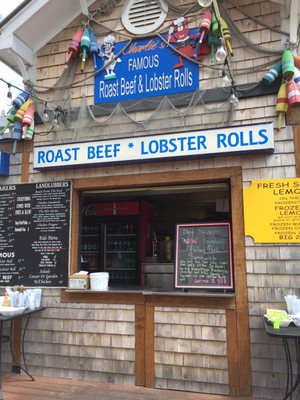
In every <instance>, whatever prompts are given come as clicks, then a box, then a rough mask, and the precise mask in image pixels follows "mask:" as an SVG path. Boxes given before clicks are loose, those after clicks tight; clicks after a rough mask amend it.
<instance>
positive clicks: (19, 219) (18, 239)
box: [0, 181, 71, 287]
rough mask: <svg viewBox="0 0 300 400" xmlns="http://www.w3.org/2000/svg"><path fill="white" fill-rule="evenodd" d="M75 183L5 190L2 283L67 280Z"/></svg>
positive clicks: (0, 199)
mask: <svg viewBox="0 0 300 400" xmlns="http://www.w3.org/2000/svg"><path fill="white" fill-rule="evenodd" d="M70 197H71V183H70V182H69V181H62V182H43V183H34V184H20V185H2V186H0V221H1V224H0V285H1V286H6V285H7V286H12V285H24V286H44V287H53V286H55V287H57V286H58V287H60V286H66V285H67V282H68V263H69V256H68V255H69V227H70V203H71V201H70Z"/></svg>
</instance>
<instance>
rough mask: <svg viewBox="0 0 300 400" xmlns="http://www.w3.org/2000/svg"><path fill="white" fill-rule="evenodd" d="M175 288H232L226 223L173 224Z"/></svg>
mask: <svg viewBox="0 0 300 400" xmlns="http://www.w3.org/2000/svg"><path fill="white" fill-rule="evenodd" d="M175 255H176V261H175V268H176V273H175V278H176V279H175V287H177V288H185V289H187V288H191V289H196V288H198V289H201V288H202V289H203V288H206V289H233V272H232V252H231V235H230V224H229V223H207V224H180V225H177V227H176V253H175Z"/></svg>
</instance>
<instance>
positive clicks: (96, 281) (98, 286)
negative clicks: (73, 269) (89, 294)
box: [90, 272, 109, 290]
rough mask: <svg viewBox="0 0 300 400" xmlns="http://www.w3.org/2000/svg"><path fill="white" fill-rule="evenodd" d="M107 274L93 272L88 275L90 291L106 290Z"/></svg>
mask: <svg viewBox="0 0 300 400" xmlns="http://www.w3.org/2000/svg"><path fill="white" fill-rule="evenodd" d="M108 280H109V274H108V272H93V273H91V274H90V284H91V290H108Z"/></svg>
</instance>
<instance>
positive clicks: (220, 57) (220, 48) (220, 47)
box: [216, 37, 227, 62]
mask: <svg viewBox="0 0 300 400" xmlns="http://www.w3.org/2000/svg"><path fill="white" fill-rule="evenodd" d="M226 57H227V53H226V50H225V47H224V40H223V38H221V37H219V39H218V42H217V51H216V60H217V61H219V62H224V61H225V59H226Z"/></svg>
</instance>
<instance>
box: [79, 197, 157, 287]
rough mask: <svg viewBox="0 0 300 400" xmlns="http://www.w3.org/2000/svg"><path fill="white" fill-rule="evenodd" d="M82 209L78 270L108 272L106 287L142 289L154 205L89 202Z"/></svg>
mask: <svg viewBox="0 0 300 400" xmlns="http://www.w3.org/2000/svg"><path fill="white" fill-rule="evenodd" d="M83 210H84V212H83V218H82V220H81V229H80V236H81V246H80V248H79V249H78V250H79V256H80V269H81V270H85V271H88V272H90V273H92V272H108V273H109V286H116V285H124V286H126V285H131V286H132V285H140V286H143V284H144V273H143V270H142V268H143V260H144V259H145V257H146V256H149V255H151V251H152V241H151V240H152V236H153V235H152V232H153V221H154V208H153V206H152V205H151V204H150V203H146V202H145V201H130V202H110V203H94V204H89V203H88V204H87V205H85V207H84V208H83ZM86 210H92V213H90V214H88V215H86V214H87V213H86Z"/></svg>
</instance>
